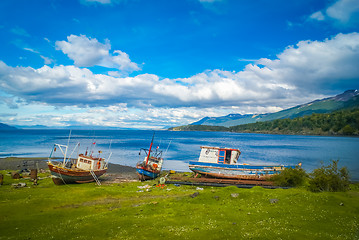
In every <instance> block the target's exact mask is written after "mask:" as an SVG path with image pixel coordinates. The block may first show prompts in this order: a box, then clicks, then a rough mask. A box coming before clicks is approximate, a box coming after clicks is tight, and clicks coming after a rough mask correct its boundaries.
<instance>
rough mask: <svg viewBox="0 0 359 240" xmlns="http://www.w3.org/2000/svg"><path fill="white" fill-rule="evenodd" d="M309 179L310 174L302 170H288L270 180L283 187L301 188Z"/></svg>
mask: <svg viewBox="0 0 359 240" xmlns="http://www.w3.org/2000/svg"><path fill="white" fill-rule="evenodd" d="M307 177H308V174H307V173H306V172H305V171H304V170H303V169H302V168H286V169H284V170H283V171H282V172H280V173H279V174H276V175H273V176H272V177H271V179H270V180H271V181H273V182H274V183H275V184H276V185H279V186H282V187H299V186H302V185H303V184H304V182H305V179H306V178H307Z"/></svg>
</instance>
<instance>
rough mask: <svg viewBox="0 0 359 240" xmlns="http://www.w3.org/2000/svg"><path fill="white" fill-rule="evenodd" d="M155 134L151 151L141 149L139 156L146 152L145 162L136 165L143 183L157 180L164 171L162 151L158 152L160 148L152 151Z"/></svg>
mask: <svg viewBox="0 0 359 240" xmlns="http://www.w3.org/2000/svg"><path fill="white" fill-rule="evenodd" d="M154 137H155V134H153V136H152V141H151V145H150V148H149V149H144V148H141V149H140V153H139V155H140V156H141V153H142V152H144V153H145V155H146V157H145V158H144V160H143V161H140V162H138V163H137V165H136V172H137V175H138V177H139V179H140V180H141V181H145V180H150V179H155V178H157V177H158V176H159V175H160V173H161V169H162V164H163V158H162V151H159V150H158V147H157V148H156V150H155V151H152V145H153V139H154Z"/></svg>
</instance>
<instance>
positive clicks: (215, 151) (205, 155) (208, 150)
mask: <svg viewBox="0 0 359 240" xmlns="http://www.w3.org/2000/svg"><path fill="white" fill-rule="evenodd" d="M240 154H241V151H239V149H232V148H220V147H206V146H202V147H201V154H200V156H199V159H198V161H199V162H206V163H221V164H236V163H237V160H238V158H239V155H240Z"/></svg>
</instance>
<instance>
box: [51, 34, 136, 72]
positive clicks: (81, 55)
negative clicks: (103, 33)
mask: <svg viewBox="0 0 359 240" xmlns="http://www.w3.org/2000/svg"><path fill="white" fill-rule="evenodd" d="M55 44H56V48H57V49H58V50H61V51H62V52H63V53H65V54H66V55H67V56H68V57H69V58H70V59H72V60H74V63H75V66H78V67H92V66H102V67H107V68H117V69H119V70H121V71H122V72H127V73H131V72H133V71H138V70H140V67H139V66H138V65H137V64H136V63H134V62H131V60H130V58H129V56H128V54H126V53H125V52H122V51H120V50H115V51H113V54H111V53H110V49H111V44H110V41H109V40H106V41H105V43H100V42H98V41H97V39H95V38H87V37H86V36H84V35H80V36H76V35H70V36H68V37H67V41H56V43H55Z"/></svg>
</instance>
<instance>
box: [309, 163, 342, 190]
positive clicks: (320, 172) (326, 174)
mask: <svg viewBox="0 0 359 240" xmlns="http://www.w3.org/2000/svg"><path fill="white" fill-rule="evenodd" d="M310 176H311V178H310V180H309V190H310V191H312V192H322V191H328V192H344V191H347V190H349V171H348V169H347V168H346V167H343V168H341V169H338V160H337V161H334V160H333V161H332V163H331V164H329V165H328V166H324V165H323V163H322V166H321V167H320V168H317V169H314V171H313V172H312V173H311V174H310Z"/></svg>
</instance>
